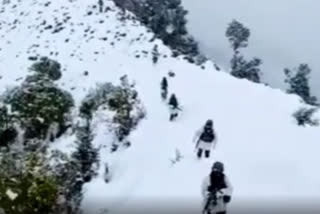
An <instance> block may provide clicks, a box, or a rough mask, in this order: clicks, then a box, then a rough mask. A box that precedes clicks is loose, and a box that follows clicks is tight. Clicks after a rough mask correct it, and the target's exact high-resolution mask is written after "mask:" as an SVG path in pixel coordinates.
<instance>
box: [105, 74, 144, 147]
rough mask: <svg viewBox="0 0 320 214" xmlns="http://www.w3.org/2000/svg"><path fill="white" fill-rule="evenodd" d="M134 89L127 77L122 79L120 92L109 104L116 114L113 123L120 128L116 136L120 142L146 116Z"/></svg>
mask: <svg viewBox="0 0 320 214" xmlns="http://www.w3.org/2000/svg"><path fill="white" fill-rule="evenodd" d="M134 87H135V85H134V84H130V83H129V80H128V77H127V76H126V75H125V76H123V77H121V84H120V90H119V91H117V92H116V93H115V94H114V95H113V98H112V99H111V100H110V102H109V107H110V109H111V110H113V111H115V112H116V114H115V116H114V117H113V122H114V123H115V124H117V126H118V128H117V131H116V135H117V137H118V140H119V141H120V142H121V141H123V140H124V138H125V137H127V136H128V135H129V134H130V132H131V131H132V130H133V129H135V128H136V126H137V125H138V123H139V122H140V120H142V119H143V118H144V117H145V116H146V112H145V109H144V106H143V105H142V102H141V100H140V99H139V97H138V92H137V91H136V90H135V89H134Z"/></svg>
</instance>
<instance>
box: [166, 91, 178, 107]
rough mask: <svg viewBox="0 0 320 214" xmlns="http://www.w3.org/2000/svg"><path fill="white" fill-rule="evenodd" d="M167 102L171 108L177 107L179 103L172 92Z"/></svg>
mask: <svg viewBox="0 0 320 214" xmlns="http://www.w3.org/2000/svg"><path fill="white" fill-rule="evenodd" d="M168 104H169V105H171V106H172V107H173V108H178V107H179V103H178V100H177V97H176V95H175V94H172V95H171V96H170V99H169V103H168Z"/></svg>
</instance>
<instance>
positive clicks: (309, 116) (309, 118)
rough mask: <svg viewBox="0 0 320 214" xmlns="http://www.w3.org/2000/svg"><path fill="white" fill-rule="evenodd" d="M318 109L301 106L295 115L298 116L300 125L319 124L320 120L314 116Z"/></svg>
mask: <svg viewBox="0 0 320 214" xmlns="http://www.w3.org/2000/svg"><path fill="white" fill-rule="evenodd" d="M316 111H318V109H317V108H301V109H299V110H298V111H296V112H295V113H294V114H293V116H294V117H295V118H296V120H297V124H298V125H299V126H305V125H310V126H318V125H319V120H318V119H315V118H313V115H314V113H315V112H316Z"/></svg>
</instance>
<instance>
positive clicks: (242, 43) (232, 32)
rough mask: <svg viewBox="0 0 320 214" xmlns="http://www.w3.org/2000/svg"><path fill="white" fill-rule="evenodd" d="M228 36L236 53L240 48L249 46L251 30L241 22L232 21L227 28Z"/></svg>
mask: <svg viewBox="0 0 320 214" xmlns="http://www.w3.org/2000/svg"><path fill="white" fill-rule="evenodd" d="M226 36H227V37H228V39H229V42H230V44H231V47H232V49H233V51H234V52H235V53H236V52H238V50H239V48H245V47H247V46H248V39H249V37H250V30H249V29H248V28H246V27H245V26H244V25H243V24H241V23H240V22H238V21H236V20H232V22H231V23H230V24H229V26H228V28H227V31H226Z"/></svg>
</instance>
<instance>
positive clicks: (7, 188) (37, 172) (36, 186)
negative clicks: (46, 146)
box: [0, 153, 58, 214]
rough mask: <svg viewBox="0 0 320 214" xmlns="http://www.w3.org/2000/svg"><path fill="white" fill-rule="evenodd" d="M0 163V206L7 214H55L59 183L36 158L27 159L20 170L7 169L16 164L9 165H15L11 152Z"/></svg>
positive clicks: (32, 156)
mask: <svg viewBox="0 0 320 214" xmlns="http://www.w3.org/2000/svg"><path fill="white" fill-rule="evenodd" d="M20 161H21V160H20ZM0 162H1V166H2V169H1V170H0V204H1V208H3V209H4V211H5V213H6V214H43V213H48V214H50V213H53V212H54V209H55V206H56V200H57V193H58V183H57V181H56V179H55V177H54V176H52V175H50V174H49V173H48V172H47V171H46V170H42V169H43V167H44V163H43V160H42V159H41V158H40V157H39V156H38V155H36V154H32V155H30V156H26V158H25V159H23V160H22V162H21V163H23V167H21V166H20V167H16V168H15V170H6V169H8V167H13V166H15V165H16V164H12V163H13V162H17V157H16V156H14V155H13V154H12V153H9V154H6V155H5V156H4V157H2V158H0ZM9 164H10V165H11V166H10V165H9ZM8 192H11V194H8ZM10 195H11V196H10ZM12 196H14V197H12Z"/></svg>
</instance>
